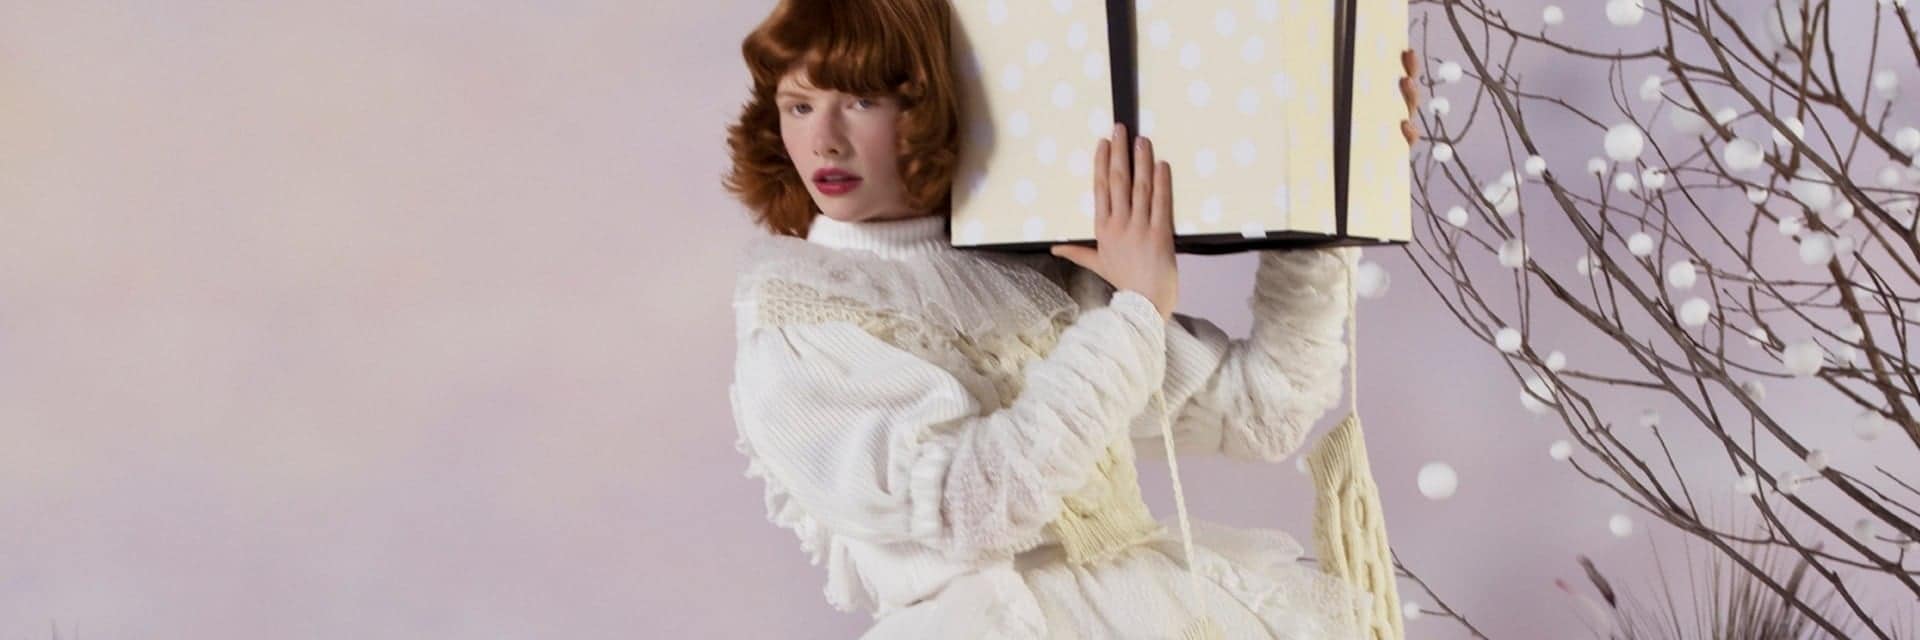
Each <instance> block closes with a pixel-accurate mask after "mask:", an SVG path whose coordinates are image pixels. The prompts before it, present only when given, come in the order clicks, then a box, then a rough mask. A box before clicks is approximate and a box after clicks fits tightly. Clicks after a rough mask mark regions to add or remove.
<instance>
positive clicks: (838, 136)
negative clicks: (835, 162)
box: [813, 116, 847, 158]
mask: <svg viewBox="0 0 1920 640" xmlns="http://www.w3.org/2000/svg"><path fill="white" fill-rule="evenodd" d="M844 133H845V132H844V130H843V125H842V124H841V122H840V119H839V118H837V117H833V116H829V117H826V118H821V119H820V126H819V127H817V128H815V129H814V138H813V155H816V156H819V157H822V158H827V157H834V158H837V157H840V156H843V155H846V153H847V138H846V136H845V135H844Z"/></svg>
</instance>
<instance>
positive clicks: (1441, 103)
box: [1427, 96, 1453, 116]
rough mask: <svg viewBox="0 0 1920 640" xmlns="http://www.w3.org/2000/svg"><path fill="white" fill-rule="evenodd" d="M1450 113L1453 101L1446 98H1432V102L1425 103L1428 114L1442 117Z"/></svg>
mask: <svg viewBox="0 0 1920 640" xmlns="http://www.w3.org/2000/svg"><path fill="white" fill-rule="evenodd" d="M1451 111H1453V101H1452V100H1448V99H1447V97H1446V96H1434V97H1433V99H1432V100H1428V101H1427V112H1428V113H1431V114H1433V115H1436V116H1444V115H1447V113H1448V112H1451Z"/></svg>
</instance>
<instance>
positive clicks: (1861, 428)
mask: <svg viewBox="0 0 1920 640" xmlns="http://www.w3.org/2000/svg"><path fill="white" fill-rule="evenodd" d="M1888 426H1889V421H1888V420H1887V417H1886V416H1883V415H1880V412H1878V411H1874V410H1872V409H1868V410H1866V411H1862V412H1860V415H1858V416H1855V417H1854V419H1853V437H1855V438H1859V439H1861V440H1865V441H1868V442H1872V441H1873V440H1874V439H1875V438H1879V437H1880V434H1883V433H1886V432H1887V427H1888Z"/></svg>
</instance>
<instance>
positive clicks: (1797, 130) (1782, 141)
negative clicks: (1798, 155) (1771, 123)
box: [1773, 117, 1807, 153]
mask: <svg viewBox="0 0 1920 640" xmlns="http://www.w3.org/2000/svg"><path fill="white" fill-rule="evenodd" d="M1781 123H1782V124H1785V125H1787V129H1789V130H1792V131H1793V137H1795V138H1799V139H1801V140H1805V139H1806V138H1807V127H1806V125H1803V124H1800V119H1799V118H1794V117H1788V118H1787V119H1786V120H1782V121H1781ZM1773 146H1776V147H1786V148H1789V149H1790V148H1792V147H1793V143H1791V142H1788V141H1787V136H1786V135H1784V134H1782V133H1780V130H1779V129H1774V130H1773ZM1782 153H1785V151H1784V150H1782Z"/></svg>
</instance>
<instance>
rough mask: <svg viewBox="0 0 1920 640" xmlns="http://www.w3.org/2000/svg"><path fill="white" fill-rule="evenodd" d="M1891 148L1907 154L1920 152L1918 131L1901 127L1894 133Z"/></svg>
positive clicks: (1919, 134)
mask: <svg viewBox="0 0 1920 640" xmlns="http://www.w3.org/2000/svg"><path fill="white" fill-rule="evenodd" d="M1893 146H1894V147H1896V148H1898V149H1900V150H1901V151H1905V152H1907V153H1909V154H1911V153H1914V152H1916V151H1920V130H1916V129H1914V128H1913V127H1903V128H1901V129H1900V130H1899V131H1896V132H1894V133H1893Z"/></svg>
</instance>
